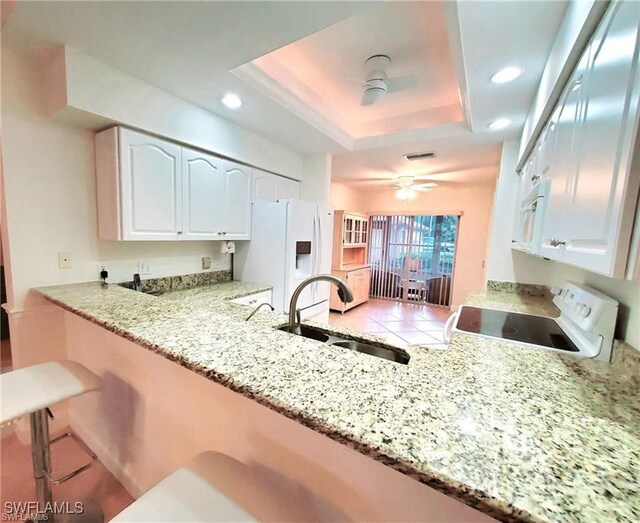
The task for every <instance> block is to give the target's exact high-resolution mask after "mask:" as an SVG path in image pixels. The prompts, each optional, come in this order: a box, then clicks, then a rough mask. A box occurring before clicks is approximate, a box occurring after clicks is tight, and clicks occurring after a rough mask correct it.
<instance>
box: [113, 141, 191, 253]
mask: <svg viewBox="0 0 640 523" xmlns="http://www.w3.org/2000/svg"><path fill="white" fill-rule="evenodd" d="M180 157H181V150H180V146H178V145H175V144H173V143H170V142H167V141H164V140H160V139H158V138H154V137H151V136H147V135H145V134H142V133H138V132H135V131H131V130H129V129H121V130H120V165H121V169H122V178H121V184H122V185H121V197H122V207H121V209H122V217H121V227H122V230H121V237H122V239H123V240H177V239H179V237H180V235H181V231H182V195H181V183H182V182H181V179H180V170H181V166H180Z"/></svg>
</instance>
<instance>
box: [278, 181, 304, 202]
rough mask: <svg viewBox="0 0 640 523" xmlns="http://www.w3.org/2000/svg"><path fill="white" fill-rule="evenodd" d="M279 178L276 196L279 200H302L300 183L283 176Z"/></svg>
mask: <svg viewBox="0 0 640 523" xmlns="http://www.w3.org/2000/svg"><path fill="white" fill-rule="evenodd" d="M278 178H279V180H278V183H277V195H276V196H277V199H278V200H288V199H294V200H297V199H299V198H300V182H296V181H295V180H289V179H288V178H283V177H282V176H278Z"/></svg>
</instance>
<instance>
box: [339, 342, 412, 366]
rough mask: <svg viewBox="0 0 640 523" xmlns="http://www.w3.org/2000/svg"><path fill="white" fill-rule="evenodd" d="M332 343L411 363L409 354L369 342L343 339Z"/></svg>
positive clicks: (379, 356)
mask: <svg viewBox="0 0 640 523" xmlns="http://www.w3.org/2000/svg"><path fill="white" fill-rule="evenodd" d="M331 345H335V346H336V347H344V348H345V349H349V350H355V351H356V352H362V353H363V354H370V355H371V356H376V357H378V358H384V359H385V360H390V361H395V362H396V363H402V364H403V365H406V364H407V363H409V355H408V354H401V353H400V352H396V351H394V350H391V349H385V348H383V347H376V346H374V345H369V344H368V343H362V342H360V341H355V340H343V341H336V342H334V343H332V344H331Z"/></svg>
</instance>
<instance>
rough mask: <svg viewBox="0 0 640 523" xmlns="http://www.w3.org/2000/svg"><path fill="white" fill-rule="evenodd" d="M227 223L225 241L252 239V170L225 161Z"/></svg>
mask: <svg viewBox="0 0 640 523" xmlns="http://www.w3.org/2000/svg"><path fill="white" fill-rule="evenodd" d="M225 164H226V167H225V176H226V186H227V191H226V199H227V203H226V209H227V212H226V223H225V227H224V229H223V231H224V232H225V233H226V234H225V235H224V238H223V239H225V240H248V239H249V238H250V237H251V192H252V191H251V187H252V176H251V168H250V167H245V166H244V165H240V164H236V163H234V162H229V161H225Z"/></svg>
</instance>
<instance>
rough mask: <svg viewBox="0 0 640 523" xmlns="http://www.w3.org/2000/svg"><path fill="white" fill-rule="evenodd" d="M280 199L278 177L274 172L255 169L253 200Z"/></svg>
mask: <svg viewBox="0 0 640 523" xmlns="http://www.w3.org/2000/svg"><path fill="white" fill-rule="evenodd" d="M277 199H278V186H277V179H276V176H275V175H274V174H271V173H268V172H266V171H261V170H260V169H254V170H253V201H254V202H267V203H273V202H275V201H277Z"/></svg>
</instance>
